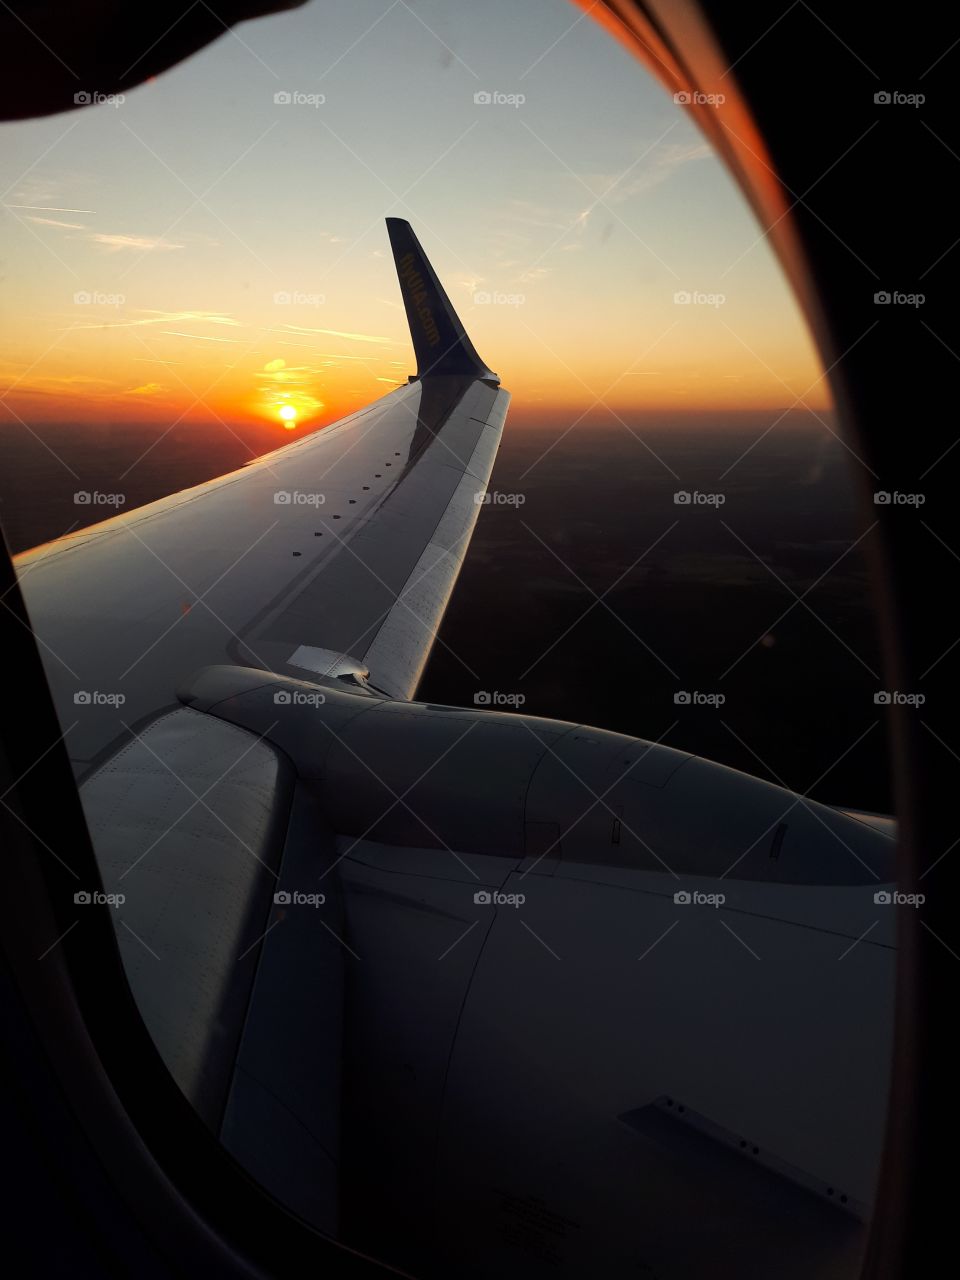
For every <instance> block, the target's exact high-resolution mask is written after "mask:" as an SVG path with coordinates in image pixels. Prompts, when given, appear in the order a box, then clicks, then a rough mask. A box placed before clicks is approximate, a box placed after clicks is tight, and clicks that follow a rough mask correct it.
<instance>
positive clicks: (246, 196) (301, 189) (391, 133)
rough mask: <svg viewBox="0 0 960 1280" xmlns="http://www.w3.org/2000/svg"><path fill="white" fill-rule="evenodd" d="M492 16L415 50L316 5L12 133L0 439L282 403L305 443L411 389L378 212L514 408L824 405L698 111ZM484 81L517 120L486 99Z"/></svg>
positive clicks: (271, 410) (403, 24)
mask: <svg viewBox="0 0 960 1280" xmlns="http://www.w3.org/2000/svg"><path fill="white" fill-rule="evenodd" d="M495 7H496V8H498V10H499V9H502V12H499V15H498V21H497V22H495V23H493V24H491V23H490V22H489V21H488V16H485V15H483V14H476V13H474V12H473V11H472V10H470V9H469V8H468V7H467V6H462V10H461V9H460V8H458V7H456V6H454V7H451V6H443V5H440V4H439V3H435V2H434V0H430V3H428V4H426V5H425V7H424V9H423V13H422V15H421V17H423V18H424V20H426V21H427V23H428V26H429V28H430V31H429V32H428V33H426V34H425V29H424V28H423V25H422V23H420V24H419V26H418V24H417V23H415V22H414V20H413V18H412V17H411V16H410V15H409V14H405V12H404V10H403V8H402V7H401V8H399V9H397V10H396V11H395V12H393V11H391V13H390V14H389V15H388V17H387V18H385V19H384V20H383V21H381V22H380V23H379V24H377V25H376V27H375V29H372V30H371V31H370V32H367V33H366V34H364V33H365V31H366V28H367V27H368V26H369V23H370V22H371V21H372V20H373V18H374V17H376V16H377V14H379V13H381V10H380V9H377V7H376V6H375V5H371V4H370V3H368V2H367V0H363V2H362V3H358V4H357V5H355V6H352V7H345V8H343V9H342V10H339V9H338V10H336V11H335V12H333V16H331V11H329V10H324V11H323V13H322V14H321V11H320V8H318V7H317V6H307V7H306V8H305V9H302V10H296V11H294V12H292V13H291V14H289V15H284V16H283V17H282V18H278V19H271V20H270V22H263V23H258V24H253V25H251V26H250V27H249V28H245V29H244V30H245V35H244V42H243V44H242V46H241V45H240V44H239V43H238V42H237V41H236V40H223V41H220V42H218V43H216V44H214V45H213V46H211V47H210V48H209V49H207V50H205V51H204V52H202V53H201V54H199V55H198V56H197V57H195V58H193V59H191V60H190V61H189V62H188V63H187V64H185V65H184V66H182V67H180V68H176V69H175V70H174V71H172V72H170V73H168V74H167V75H165V76H163V77H161V78H160V79H159V80H157V81H156V82H154V83H151V84H148V85H144V86H142V87H141V88H139V89H136V90H134V91H133V92H132V93H130V94H129V95H127V97H126V100H125V101H124V102H123V103H122V104H119V105H117V106H111V105H101V106H95V107H90V108H88V109H87V110H84V111H82V112H77V113H73V114H72V115H70V116H66V117H63V116H61V117H54V118H52V119H49V120H43V121H37V122H31V123H28V124H17V125H10V126H5V127H4V128H3V133H4V144H5V146H4V156H5V159H4V161H3V166H2V169H3V173H2V179H3V180H2V182H0V188H2V189H3V190H4V194H3V209H2V211H0V216H2V235H3V247H4V260H5V264H6V270H5V278H4V284H3V289H4V308H3V317H4V318H3V319H2V321H0V351H2V352H3V355H2V358H0V408H2V410H3V412H2V413H0V421H2V420H3V418H4V417H6V418H7V419H8V420H9V421H14V422H15V421H17V420H18V419H19V420H21V421H24V422H26V423H28V424H29V425H31V426H32V425H34V424H38V425H39V424H42V423H44V422H53V421H58V422H62V421H76V422H77V423H86V422H116V423H118V424H119V423H123V422H124V421H156V422H159V423H167V424H169V423H171V422H173V421H176V420H178V419H180V420H183V421H187V422H190V421H199V420H205V421H216V420H217V419H218V418H219V419H222V420H225V421H230V422H240V421H249V420H252V419H258V418H265V419H267V420H269V421H275V422H276V423H277V426H278V432H279V431H281V430H283V429H284V427H285V425H290V424H284V423H283V422H282V420H281V417H280V411H281V409H283V408H284V407H285V406H287V409H286V411H287V412H288V413H289V411H290V409H291V408H292V409H293V410H295V411H296V417H295V419H294V420H293V424H294V425H295V426H315V425H318V424H320V423H324V422H328V421H332V420H334V419H336V418H337V417H340V416H342V415H343V414H344V413H346V412H349V411H350V410H351V409H353V408H356V407H358V406H359V405H361V404H364V403H366V402H368V401H370V400H371V399H374V398H376V397H377V396H378V395H381V394H383V393H384V392H385V391H388V390H390V388H391V387H392V386H394V385H397V384H398V383H402V382H404V381H405V380H406V376H407V374H408V373H410V372H412V371H413V362H412V353H411V351H410V345H409V338H408V335H407V332H406V325H405V322H404V316H403V312H402V309H401V307H400V301H399V291H398V288H397V283H396V278H395V275H394V271H393V264H392V262H391V260H390V258H389V253H388V250H387V240H386V233H385V229H384V227H383V222H382V219H383V217H384V215H386V214H395V215H398V216H404V217H408V218H410V220H411V222H412V223H413V225H414V228H415V230H416V231H417V233H418V235H419V236H420V239H421V241H422V243H423V245H424V247H425V249H426V250H427V252H428V254H429V255H430V257H431V259H432V261H433V263H434V266H435V267H436V269H437V271H438V274H439V275H440V277H441V279H442V280H443V281H444V283H445V285H446V287H447V290H448V292H449V293H450V296H451V298H452V300H453V302H454V305H455V306H456V307H457V309H458V310H459V312H460V314H461V317H462V319H463V321H464V323H465V325H466V327H467V329H468V331H469V332H470V334H471V337H472V338H473V340H474V343H475V345H476V346H477V348H478V350H479V351H480V353H481V355H482V356H483V357H484V359H485V360H486V361H487V362H488V363H489V364H490V365H491V367H493V368H494V369H496V370H497V371H498V372H499V373H500V374H501V376H502V378H503V381H504V385H505V386H507V387H508V388H509V390H510V391H511V392H512V393H513V396H514V404H515V406H516V407H518V408H519V407H523V408H524V409H526V410H527V411H529V412H531V413H536V414H538V415H539V414H548V413H556V414H557V415H559V416H560V418H561V419H563V420H564V421H567V422H569V421H570V420H572V419H573V418H575V417H578V416H579V415H580V414H586V415H587V417H588V418H589V414H590V412H591V410H593V409H596V408H598V407H599V408H600V409H604V408H608V409H609V410H610V411H612V412H614V413H616V414H618V415H621V416H626V415H638V414H643V413H645V412H650V411H658V410H665V409H691V410H702V411H709V410H711V409H716V410H730V409H737V408H743V409H753V408H760V409H769V410H770V411H771V412H772V413H778V412H780V411H782V410H783V409H786V408H788V407H790V406H792V405H797V406H798V407H801V408H802V407H804V406H807V407H809V408H811V409H814V410H816V411H818V412H819V411H822V410H824V409H825V408H827V407H828V406H829V403H830V401H829V393H828V389H827V387H826V385H825V382H824V381H823V379H822V378H821V376H820V374H821V370H820V367H819V364H818V360H817V356H816V354H815V352H814V350H813V347H812V344H811V342H810V339H809V335H808V334H807V332H806V329H805V327H804V325H803V322H802V320H801V318H800V316H799V312H798V310H797V306H796V304H795V302H794V300H793V298H792V296H791V295H790V293H789V291H788V289H787V286H786V284H785V282H784V280H783V277H782V274H781V272H780V270H779V267H778V266H777V264H776V262H775V261H774V259H773V256H772V254H771V252H770V250H769V248H768V246H767V244H766V242H765V241H764V239H763V237H762V236H761V235H760V233H759V231H758V228H757V225H756V223H755V221H754V219H753V217H752V215H751V214H750V212H749V211H748V209H747V208H746V205H745V204H744V202H743V200H742V198H741V197H740V196H739V194H738V193H737V192H736V191H735V190H734V188H733V185H732V183H731V181H730V180H729V178H728V177H727V175H726V173H725V171H724V170H723V169H722V168H721V166H720V164H719V163H718V161H717V160H716V158H715V157H714V156H713V155H712V154H711V153H710V150H709V148H708V147H707V145H706V144H705V143H704V141H703V139H702V137H701V136H700V135H699V133H698V132H697V131H696V130H695V128H694V126H693V125H692V124H691V123H690V121H689V120H688V119H687V118H686V116H684V115H683V113H682V109H681V108H680V107H678V106H676V105H675V104H674V103H673V102H672V100H671V99H670V98H669V97H668V96H667V95H666V94H665V93H664V91H663V90H662V89H661V88H660V87H659V86H658V85H657V84H655V83H654V82H653V81H652V80H651V78H650V77H649V76H648V75H647V73H646V72H645V71H644V70H643V69H642V68H641V67H640V66H638V65H637V64H636V63H635V62H634V61H633V60H632V59H631V58H630V57H629V56H628V55H627V54H626V53H625V51H624V50H623V49H622V48H620V47H619V46H618V45H616V44H615V43H614V42H613V41H611V40H610V39H609V38H608V37H607V36H606V35H605V34H604V33H603V32H601V31H600V30H599V29H598V28H596V27H595V26H594V24H592V23H590V22H580V23H574V25H573V26H571V11H570V10H569V9H568V7H567V6H566V5H565V4H564V3H562V0H536V2H535V3H532V4H531V5H530V7H529V10H528V9H527V7H526V6H524V11H523V12H522V13H517V12H516V11H515V7H514V6H510V5H506V4H503V5H501V4H499V0H498V4H497V5H496V6H495ZM368 10H369V12H368ZM434 10H436V12H434ZM451 11H452V15H453V16H452V17H451ZM321 18H323V20H324V22H325V25H324V28H323V36H324V48H325V49H326V51H327V55H326V56H325V58H324V59H321V61H322V62H323V63H324V66H323V67H321V69H320V70H318V69H317V68H318V66H319V65H320V64H319V63H318V61H317V57H316V48H317V47H318V46H317V41H318V39H319V34H318V33H319V27H318V26H317V24H318V23H319V22H320V20H321ZM491 26H492V28H493V30H492V31H491V29H490V28H491ZM554 29H555V33H554ZM431 33H432V34H433V35H434V36H435V38H434V39H431ZM445 51H446V52H445ZM448 55H449V56H448ZM372 84H376V85H377V87H378V92H377V93H376V94H372V93H371V92H370V88H369V86H370V85H372ZM572 85H580V86H589V87H590V95H589V103H588V104H587V105H588V107H589V109H587V110H585V103H584V100H583V97H582V94H580V93H574V92H571V86H572ZM498 86H499V88H498ZM488 88H489V89H490V90H495V91H496V92H499V93H500V94H501V96H504V95H506V94H512V96H513V97H514V98H517V97H521V98H523V99H524V101H523V102H522V103H517V104H514V105H509V104H506V105H498V104H497V102H496V101H494V102H493V103H483V104H481V105H478V103H477V102H476V101H475V98H476V97H477V95H478V91H479V90H483V91H484V92H487V89H488ZM307 91H310V93H311V94H312V96H313V97H314V98H323V103H322V104H314V105H310V104H309V103H307V102H304V103H301V104H299V105H298V101H297V96H296V95H297V94H299V95H300V97H302V98H303V97H306V96H307ZM278 92H279V93H280V94H281V96H282V95H283V94H286V95H287V96H288V97H293V99H294V100H293V101H292V102H289V103H288V102H281V103H279V104H278V103H277V102H276V101H275V98H276V97H277V94H278ZM487 96H490V94H489V93H487ZM427 107H429V110H428V111H427V110H425V109H426V108H427Z"/></svg>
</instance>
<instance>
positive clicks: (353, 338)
mask: <svg viewBox="0 0 960 1280" xmlns="http://www.w3.org/2000/svg"><path fill="white" fill-rule="evenodd" d="M283 328H284V329H289V330H291V331H292V332H293V333H325V334H326V335H327V336H328V337H330V338H346V339H347V340H348V341H349V342H380V343H383V344H384V345H385V346H388V347H392V346H395V345H396V344H395V343H394V341H393V339H392V338H381V337H378V336H377V335H376V334H372V333H343V332H342V331H341V330H340V329H310V328H308V327H307V326H306V325H302V324H285V325H283Z"/></svg>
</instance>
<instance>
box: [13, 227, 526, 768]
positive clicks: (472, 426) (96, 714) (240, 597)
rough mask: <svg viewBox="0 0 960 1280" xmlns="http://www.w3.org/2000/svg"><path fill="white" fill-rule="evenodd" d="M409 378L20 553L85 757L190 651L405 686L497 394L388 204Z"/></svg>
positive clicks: (455, 562)
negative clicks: (414, 370) (286, 438)
mask: <svg viewBox="0 0 960 1280" xmlns="http://www.w3.org/2000/svg"><path fill="white" fill-rule="evenodd" d="M388 227H389V232H390V238H391V243H392V246H393V250H394V257H395V260H396V264H397V272H398V276H399V279H400V283H401V292H402V295H403V299H404V304H405V307H406V309H407V315H408V318H409V319H410V325H411V335H412V337H413V342H414V349H415V352H416V355H417V364H418V374H417V376H416V378H412V379H411V380H410V382H409V384H408V385H406V386H403V387H399V388H397V389H396V390H395V391H392V392H390V393H389V394H388V395H386V396H384V397H383V398H382V399H380V400H377V401H375V402H374V403H373V404H372V405H370V406H368V407H367V408H365V409H363V410H361V411H359V412H358V413H354V414H351V415H350V416H349V417H347V418H344V419H342V420H341V421H340V422H338V423H335V424H333V425H331V426H329V427H326V428H324V429H323V430H321V431H318V432H316V433H314V434H313V435H311V436H308V437H306V438H304V439H301V440H298V441H296V442H294V443H293V444H290V445H288V446H286V447H285V448H282V449H280V450H278V451H276V452H275V453H272V454H268V455H266V456H264V457H262V458H258V459H256V460H254V461H252V462H250V463H248V464H247V465H246V466H245V467H243V468H241V469H240V470H239V471H236V472H233V473H231V474H230V475H226V476H222V477H220V478H218V479H216V480H213V481H210V482H208V483H206V484H202V485H199V486H197V487H196V488H193V489H187V490H184V491H182V492H180V493H177V494H174V495H172V496H171V497H168V498H164V499H161V500H160V501H158V502H154V503H151V504H149V505H148V506H145V507H140V508H138V509H136V510H133V511H129V512H126V513H124V514H123V515H120V516H117V517H115V518H114V519H111V520H107V521H104V522H103V523H102V524H98V525H94V526H91V527H89V528H85V529H82V530H79V531H78V532H76V533H74V534H70V535H67V536H66V537H64V538H60V539H58V540H57V541H54V542H51V543H48V544H46V545H44V546H42V547H39V548H37V549H35V550H33V551H28V552H25V553H24V554H23V555H21V556H19V557H18V559H17V565H18V570H19V572H20V575H21V580H22V586H23V591H24V595H25V596H26V600H27V606H28V609H29V611H30V616H31V619H32V622H33V625H34V629H35V631H36V634H37V636H38V638H39V640H40V644H41V649H42V652H43V655H44V662H45V665H46V670H47V675H48V678H49V680H50V683H51V687H52V689H53V692H54V697H55V699H56V702H57V707H58V711H59V713H60V717H61V720H62V721H63V723H64V724H65V725H66V724H70V723H73V724H74V725H75V727H74V728H73V729H72V730H71V731H70V732H69V733H68V735H67V738H66V741H67V745H68V747H69V748H70V752H71V757H72V758H73V760H74V762H75V764H76V766H77V767H78V769H79V770H80V771H81V772H86V769H87V767H89V766H90V765H92V764H94V763H97V762H99V761H100V760H101V759H102V758H104V757H105V756H106V755H109V754H111V753H112V752H113V751H114V750H116V749H117V747H118V746H119V745H120V744H121V743H122V742H123V741H124V740H125V739H126V738H128V737H129V730H128V728H127V726H134V727H135V726H136V725H137V723H138V722H139V723H144V722H146V721H147V720H149V719H151V718H153V717H154V716H156V715H158V714H160V713H161V712H163V711H165V710H168V709H171V708H172V707H174V706H175V705H177V698H176V690H177V688H178V687H179V686H180V685H181V684H182V683H183V682H184V681H187V680H189V678H190V676H191V675H192V674H193V673H194V672H195V671H196V670H197V669H198V668H200V667H203V666H206V665H208V664H214V663H223V662H227V663H240V664H242V665H245V666H254V667H259V668H262V669H264V670H269V671H274V672H277V673H280V674H286V675H289V676H299V677H301V678H304V679H316V678H317V676H318V675H319V676H337V675H345V676H347V677H348V678H349V676H350V675H351V673H352V674H353V676H354V678H355V679H356V680H357V681H359V682H361V683H364V682H366V683H369V685H370V686H371V688H372V689H374V690H376V691H378V692H381V693H385V694H388V695H389V696H391V697H396V698H411V697H412V696H413V695H414V693H415V691H416V687H417V684H418V682H419V680H420V677H421V675H422V673H423V670H424V667H425V665H426V661H427V658H428V656H429V654H430V650H431V648H432V646H433V642H434V639H435V636H436V632H437V628H438V627H439V624H440V620H441V618H442V616H443V613H444V610H445V608H446V605H447V602H448V600H449V598H450V595H451V592H452V590H453V585H454V583H455V581H456V578H457V575H458V573H459V571H460V567H461V565H462V563H463V559H464V556H465V554H466V549H467V546H468V544H469V541H470V536H471V534H472V532H473V528H474V525H475V523H476V520H477V515H478V512H479V509H480V507H479V499H480V497H481V496H482V494H483V492H484V491H485V489H486V486H487V482H488V479H489V476H490V472H491V469H492V467H493V462H494V458H495V456H496V452H497V447H498V445H499V442H500V437H501V434H502V431H503V424H504V419H505V417H506V410H507V405H508V403H509V394H508V393H507V392H506V391H504V390H502V389H501V388H500V386H499V380H498V379H497V378H496V375H495V374H493V373H491V371H490V370H489V369H488V368H487V366H486V365H485V364H483V362H482V361H481V360H480V358H479V356H478V355H477V353H476V351H475V349H474V347H473V345H472V343H471V342H470V340H469V338H468V337H467V335H466V333H465V331H464V329H463V326H462V324H461V323H460V320H459V318H458V317H457V315H456V312H455V311H454V309H453V307H452V305H451V304H450V301H449V299H448V298H447V296H446V294H445V293H444V291H443V289H442V287H441V286H440V284H439V281H438V280H437V278H436V275H435V273H434V271H433V268H432V267H431V266H430V263H429V262H428V260H427V258H426V255H425V254H424V253H423V250H422V249H421V247H420V245H419V242H418V241H417V239H416V237H415V236H414V234H413V231H412V229H411V228H410V227H409V224H407V223H405V222H400V221H399V220H397V219H390V220H388Z"/></svg>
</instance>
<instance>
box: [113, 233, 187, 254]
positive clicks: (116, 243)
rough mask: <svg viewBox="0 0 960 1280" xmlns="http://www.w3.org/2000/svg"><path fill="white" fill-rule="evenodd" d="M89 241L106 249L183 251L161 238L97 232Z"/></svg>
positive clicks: (178, 246)
mask: <svg viewBox="0 0 960 1280" xmlns="http://www.w3.org/2000/svg"><path fill="white" fill-rule="evenodd" d="M90 239H91V240H92V241H93V242H94V244H102V245H105V246H106V247H107V248H108V249H110V250H111V251H112V250H120V249H139V250H141V252H148V251H150V250H154V249H157V250H161V251H167V250H170V249H183V248H184V247H185V246H184V245H182V244H174V243H172V242H171V241H169V240H164V239H163V237H162V236H122V235H108V234H107V233H106V232H102V231H97V232H95V233H94V234H93V235H92V236H90Z"/></svg>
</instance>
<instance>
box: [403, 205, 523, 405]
mask: <svg viewBox="0 0 960 1280" xmlns="http://www.w3.org/2000/svg"><path fill="white" fill-rule="evenodd" d="M387 233H388V235H389V236H390V247H391V249H392V250H393V260H394V262H395V263H396V267H397V276H398V278H399V280H400V293H401V295H402V296H403V305H404V308H405V309H406V312H407V323H408V324H409V325H410V336H411V338H412V339H413V350H414V353H415V354H416V357H417V377H418V378H428V377H432V376H434V377H435V376H437V375H440V374H452V375H454V376H461V377H462V376H467V377H473V378H486V379H492V380H493V381H495V382H497V383H498V384H499V382H500V379H499V378H498V377H497V375H496V374H495V373H494V372H493V371H492V370H491V369H488V368H487V366H486V365H485V364H484V363H483V361H482V360H481V359H480V357H479V356H478V355H477V353H476V351H475V349H474V346H473V343H472V342H471V341H470V339H469V338H468V337H467V334H466V330H465V329H464V327H463V325H462V324H461V323H460V317H459V316H458V315H457V313H456V312H455V311H454V309H453V305H452V304H451V302H450V299H449V298H448V297H447V295H446V293H444V290H443V285H442V284H441V283H440V281H439V280H438V279H437V276H436V272H435V271H434V269H433V267H431V265H430V263H429V261H428V259H427V255H426V254H425V253H424V252H423V249H422V248H421V247H420V241H419V240H418V239H417V237H416V236H415V235H414V233H413V228H412V227H411V226H410V223H409V222H406V221H405V220H404V219H403V218H387Z"/></svg>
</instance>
